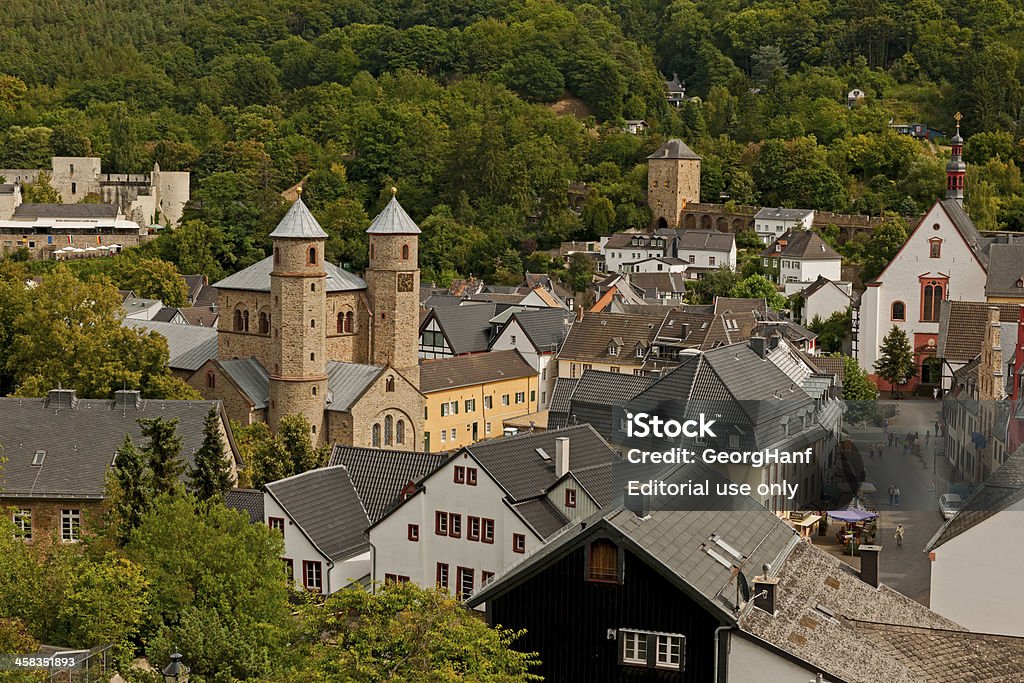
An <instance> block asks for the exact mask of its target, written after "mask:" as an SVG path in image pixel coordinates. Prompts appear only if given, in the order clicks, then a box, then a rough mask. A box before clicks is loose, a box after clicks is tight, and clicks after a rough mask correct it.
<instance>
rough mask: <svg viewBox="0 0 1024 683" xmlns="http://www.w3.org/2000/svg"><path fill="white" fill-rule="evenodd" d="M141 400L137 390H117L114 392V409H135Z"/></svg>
mask: <svg viewBox="0 0 1024 683" xmlns="http://www.w3.org/2000/svg"><path fill="white" fill-rule="evenodd" d="M141 400H142V393H141V392H140V391H137V390H130V389H119V390H118V391H115V392H114V407H115V408H121V409H124V408H137V407H138V406H139V403H140V401H141Z"/></svg>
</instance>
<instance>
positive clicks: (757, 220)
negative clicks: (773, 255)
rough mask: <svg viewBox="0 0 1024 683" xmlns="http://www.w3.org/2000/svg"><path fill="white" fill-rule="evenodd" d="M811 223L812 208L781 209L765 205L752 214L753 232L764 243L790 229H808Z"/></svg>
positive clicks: (773, 239)
mask: <svg viewBox="0 0 1024 683" xmlns="http://www.w3.org/2000/svg"><path fill="white" fill-rule="evenodd" d="M812 225H814V211H813V210H812V209H781V208H772V207H767V206H766V207H765V208H763V209H761V210H760V211H758V212H757V214H756V215H755V216H754V232H756V233H757V236H758V237H760V238H761V239H762V240H764V243H765V244H766V245H767V244H771V243H772V242H774V241H775V240H777V239H778V238H779V237H782V235H783V234H785V233H787V232H789V231H791V230H810V229H811V226H812Z"/></svg>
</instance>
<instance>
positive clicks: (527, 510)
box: [513, 498, 569, 538]
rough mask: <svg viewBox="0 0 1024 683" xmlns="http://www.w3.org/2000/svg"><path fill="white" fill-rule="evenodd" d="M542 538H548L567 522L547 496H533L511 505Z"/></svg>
mask: <svg viewBox="0 0 1024 683" xmlns="http://www.w3.org/2000/svg"><path fill="white" fill-rule="evenodd" d="M513 507H514V508H515V509H516V510H517V511H518V512H519V514H521V515H522V516H523V519H525V520H526V523H527V524H529V525H530V526H531V527H533V529H534V531H536V532H537V533H538V534H540V536H541V537H542V538H549V537H550V536H551V535H553V534H554V533H555V532H556V531H558V530H559V529H561V528H562V527H564V526H565V525H566V524H568V523H569V518H568V517H566V516H565V515H563V514H562V513H561V511H559V510H558V508H556V507H555V506H554V505H552V504H551V501H549V500H548V499H547V498H534V499H533V500H528V501H526V502H523V503H518V504H516V505H514V506H513Z"/></svg>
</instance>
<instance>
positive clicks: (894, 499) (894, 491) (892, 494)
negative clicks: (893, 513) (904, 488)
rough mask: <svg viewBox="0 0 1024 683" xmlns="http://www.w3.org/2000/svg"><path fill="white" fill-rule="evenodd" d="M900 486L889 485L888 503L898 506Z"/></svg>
mask: <svg viewBox="0 0 1024 683" xmlns="http://www.w3.org/2000/svg"><path fill="white" fill-rule="evenodd" d="M900 495H901V494H900V487H899V486H894V485H892V484H890V485H889V505H895V506H896V507H899V506H900Z"/></svg>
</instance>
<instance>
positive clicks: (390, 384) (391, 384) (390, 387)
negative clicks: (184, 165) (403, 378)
mask: <svg viewBox="0 0 1024 683" xmlns="http://www.w3.org/2000/svg"><path fill="white" fill-rule="evenodd" d="M394 390H395V378H394V377H388V379H387V381H386V382H384V391H394Z"/></svg>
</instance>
